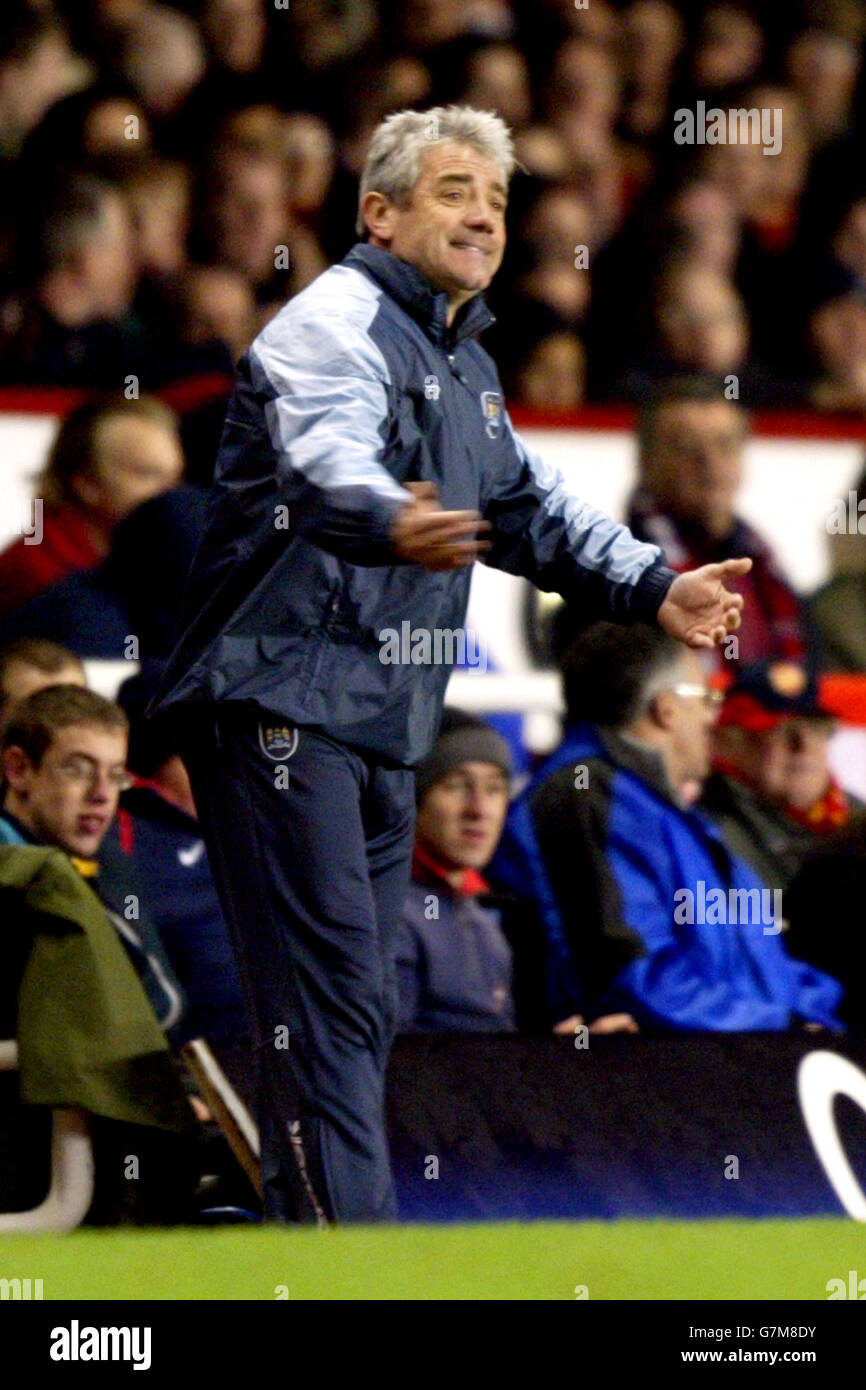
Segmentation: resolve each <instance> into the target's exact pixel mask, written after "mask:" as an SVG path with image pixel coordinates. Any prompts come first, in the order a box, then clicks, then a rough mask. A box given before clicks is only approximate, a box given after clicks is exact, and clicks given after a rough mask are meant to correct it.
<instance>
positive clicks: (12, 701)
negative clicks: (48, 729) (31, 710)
mask: <svg viewBox="0 0 866 1390" xmlns="http://www.w3.org/2000/svg"><path fill="white" fill-rule="evenodd" d="M49 685H81V686H85V685H87V677H86V676H85V674H84V668H83V667H82V666H79V664H78V662H77V661H76V662H72V663H71V664H70V665H69V666H61V668H60V670H59V671H40V670H39V668H38V667H37V666H31V665H29V663H28V662H26V661H11V662H10V663H9V665H8V666H7V667H6V670H5V671H4V673H3V684H2V687H0V710H2V714H0V728H2V727H3V725H4V724H6V723H8V720H9V716H10V714H11V713H12V710H13V709H14V707H15V706H16V705H20V703H21V701H22V700H26V699H27V696H28V695H35V694H36V692H37V690H45V689H46V688H47V687H48V686H49Z"/></svg>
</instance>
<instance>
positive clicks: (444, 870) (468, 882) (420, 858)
mask: <svg viewBox="0 0 866 1390" xmlns="http://www.w3.org/2000/svg"><path fill="white" fill-rule="evenodd" d="M412 877H413V878H414V879H417V881H418V882H419V883H423V884H425V885H426V886H427V887H430V888H447V889H448V892H449V893H452V894H454V895H456V896H457V897H466V898H469V897H472V898H474V897H477V896H478V894H479V893H488V892H489V891H490V885H489V883H488V882H487V880H486V879H484V878H482V877H481V875H480V874H479V873H478V871H477V869H464V870H463V875H462V877H461V879H460V882H459V883H458V884H457V886H456V887H455V886H454V884H452V882H451V879H450V876H449V869H448V867H447V865H445V864H443V863H442V861H441V860H440V859H437V858H436V856H435V855H434V854H432V853H431V851H430V850H428V849H427V848H425V846H424V845H422V844H420V843H419V842H418V841H417V840H416V841H415V845H414V847H413V850H412Z"/></svg>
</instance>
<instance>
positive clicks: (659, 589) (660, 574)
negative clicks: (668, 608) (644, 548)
mask: <svg viewBox="0 0 866 1390" xmlns="http://www.w3.org/2000/svg"><path fill="white" fill-rule="evenodd" d="M676 577H677V572H676V570H672V569H668V567H667V565H665V564H663V563H662V561H661V560H658V561H656V562H655V563H654V564H652V565H650V566H649V568H648V569H645V570H644V572H643V574H642V575H641V577H640V579H639V580H638V581H637V583H636V584H635V586H634V589H633V590H632V597H631V603H630V605H629V616H630V617H631V618H633V619H634V621H635V622H639V623H654V622H655V620H656V617H657V615H658V611H659V609H660V608H661V606H662V604H663V603H664V601H665V598H666V597H667V592H668V589H669V588H670V587H671V585H672V584H673V582H674V580H675V579H676Z"/></svg>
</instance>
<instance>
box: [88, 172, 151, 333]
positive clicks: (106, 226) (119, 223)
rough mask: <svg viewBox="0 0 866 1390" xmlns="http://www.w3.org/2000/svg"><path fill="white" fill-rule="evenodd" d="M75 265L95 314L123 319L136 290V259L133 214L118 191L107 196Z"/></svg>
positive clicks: (101, 316)
mask: <svg viewBox="0 0 866 1390" xmlns="http://www.w3.org/2000/svg"><path fill="white" fill-rule="evenodd" d="M78 268H79V273H80V275H81V277H82V279H83V280H84V281H85V282H86V284H87V286H88V289H89V290H90V293H91V298H92V304H93V312H94V317H98V318H107V319H116V318H122V317H123V315H124V314H126V313H127V312H128V310H129V306H130V304H131V302H132V297H133V295H134V293H135V286H136V282H137V280H138V260H137V256H136V249H135V231H134V228H133V225H132V216H131V214H130V211H129V208H128V206H127V203H126V200H125V199H124V198H122V197H121V196H120V194H118V193H111V194H107V195H106V197H105V199H104V202H103V209H102V215H101V217H100V219H99V223H98V225H97V226H96V227H95V228H94V230H93V234H92V235H91V236H90V237H88V239H87V241H86V243H85V244H84V246H83V247H82V248H81V251H80V252H79V256H78Z"/></svg>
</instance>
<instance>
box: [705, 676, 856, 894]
mask: <svg viewBox="0 0 866 1390" xmlns="http://www.w3.org/2000/svg"><path fill="white" fill-rule="evenodd" d="M833 731H834V720H833V716H832V715H831V714H830V713H829V711H828V710H827V709H825V707H824V705H823V703H822V699H821V694H820V691H819V687H818V680H817V676H816V674H815V672H814V671H813V670H812V669H810V668H809V667H807V666H804V665H802V664H800V663H798V662H793V661H760V662H756V663H755V664H754V665H752V666H747V667H745V668H743V670H742V672H741V674H740V676H739V678H738V679H737V681H736V682H735V684H734V685H733V686H732V687H731V690H730V692H729V693H728V695H727V698H726V700H725V703H724V705H723V707H722V712H721V715H720V717H719V720H718V723H717V726H716V730H715V757H714V762H713V766H714V771H713V774H712V775H711V777H710V778H709V779H708V781H707V782H706V784H705V786H704V791H703V798H702V805H703V808H704V810H706V811H707V812H708V813H709V814H710V815H711V816H712V818H713V819H714V820H715V821H716V822H717V824H719V825H720V827H721V829H722V831H723V833H724V836H725V839H726V840H727V842H728V844H729V845H730V846H731V848H732V849H733V850H734V851H735V852H736V853H737V854H739V855H741V856H742V857H743V858H744V859H745V860H747V862H749V863H750V864H751V865H752V867H753V868H754V869H755V870H756V871H757V872H758V874H759V875H760V876H761V877H762V878H763V879H764V881H765V882H766V883H779V884H781V885H782V886H783V887H787V885H788V883H789V882H790V881H791V878H792V877H793V875H794V874H795V873H796V871H797V869H798V868H799V867H800V865H801V864H802V863H803V861H804V859H805V858H806V857H807V856H808V854H809V853H810V852H811V851H812V850H813V849H814V848H816V846H817V844H818V843H819V841H820V839H821V837H826V836H828V835H831V834H833V833H834V832H836V831H840V830H842V829H844V828H845V827H846V826H848V825H849V824H850V823H851V821H852V820H853V819H856V818H858V817H860V816H862V815H863V813H864V812H866V807H863V806H862V805H861V803H860V802H859V801H857V800H856V798H854V797H852V796H850V795H849V794H847V793H846V792H844V791H843V790H842V788H841V787H840V785H839V783H838V782H837V781H836V779H835V777H834V776H833V773H832V772H831V770H830V762H829V749H830V739H831V736H832V734H833Z"/></svg>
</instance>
